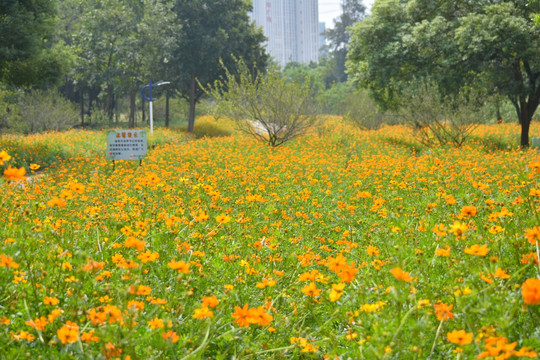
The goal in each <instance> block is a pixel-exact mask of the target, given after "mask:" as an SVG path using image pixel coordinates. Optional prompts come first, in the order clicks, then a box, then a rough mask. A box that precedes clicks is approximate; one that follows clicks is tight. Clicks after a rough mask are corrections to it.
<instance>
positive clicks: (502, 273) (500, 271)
mask: <svg viewBox="0 0 540 360" xmlns="http://www.w3.org/2000/svg"><path fill="white" fill-rule="evenodd" d="M493 277H496V278H499V279H508V278H510V275H508V274H507V273H506V271H504V270H503V269H501V268H497V270H496V271H495V274H493Z"/></svg>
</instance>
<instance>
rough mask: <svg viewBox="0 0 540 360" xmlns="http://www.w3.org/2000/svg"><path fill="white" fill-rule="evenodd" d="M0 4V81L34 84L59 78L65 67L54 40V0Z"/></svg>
mask: <svg viewBox="0 0 540 360" xmlns="http://www.w3.org/2000/svg"><path fill="white" fill-rule="evenodd" d="M0 3H1V6H0V34H2V36H0V82H4V83H6V84H9V85H14V86H33V85H47V84H53V83H55V82H56V81H58V79H59V78H60V76H61V75H62V72H63V71H64V69H65V66H64V64H63V62H62V57H61V56H60V53H59V52H58V51H56V48H55V43H54V42H53V35H54V26H55V22H54V18H55V15H56V11H55V6H54V5H55V2H54V1H52V0H35V1H22V0H3V1H1V2H0ZM60 52H61V51H60Z"/></svg>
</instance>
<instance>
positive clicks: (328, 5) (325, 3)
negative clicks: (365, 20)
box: [319, 0, 374, 29]
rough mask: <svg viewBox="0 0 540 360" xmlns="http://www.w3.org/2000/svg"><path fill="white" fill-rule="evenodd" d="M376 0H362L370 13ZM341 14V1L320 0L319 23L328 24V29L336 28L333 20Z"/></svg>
mask: <svg viewBox="0 0 540 360" xmlns="http://www.w3.org/2000/svg"><path fill="white" fill-rule="evenodd" d="M373 1H374V0H362V3H363V4H364V6H365V7H366V8H367V12H368V13H369V11H370V9H371V6H372V5H373ZM340 13H341V0H319V21H320V22H325V23H326V28H327V29H328V28H331V27H333V26H334V21H333V19H334V18H336V17H338V16H339V14H340Z"/></svg>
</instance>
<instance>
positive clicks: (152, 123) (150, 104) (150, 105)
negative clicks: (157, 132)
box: [148, 101, 154, 134]
mask: <svg viewBox="0 0 540 360" xmlns="http://www.w3.org/2000/svg"><path fill="white" fill-rule="evenodd" d="M148 106H149V107H150V134H153V133H154V116H153V114H152V101H149V102H148Z"/></svg>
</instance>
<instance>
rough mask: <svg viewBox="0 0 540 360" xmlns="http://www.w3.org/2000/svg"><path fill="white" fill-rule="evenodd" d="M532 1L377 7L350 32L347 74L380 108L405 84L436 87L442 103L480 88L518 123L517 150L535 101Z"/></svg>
mask: <svg viewBox="0 0 540 360" xmlns="http://www.w3.org/2000/svg"><path fill="white" fill-rule="evenodd" d="M539 9H540V4H538V2H534V3H531V4H529V5H526V4H525V3H524V2H523V1H517V0H516V1H503V2H496V3H493V2H491V1H479V2H474V3H470V4H469V2H457V3H456V2H453V1H439V2H432V1H427V0H414V1H412V0H411V1H399V0H381V1H377V2H376V4H375V6H374V7H373V9H372V16H371V17H370V18H368V19H366V20H365V21H363V22H361V23H359V24H357V25H356V26H355V28H354V30H353V38H352V43H351V47H350V49H351V50H350V54H349V62H348V69H349V73H350V74H352V75H353V77H354V80H355V81H356V82H357V83H358V84H359V85H360V86H361V87H364V88H367V89H369V90H370V93H371V94H372V96H373V97H374V99H375V100H376V101H377V102H378V103H379V104H381V105H383V106H385V107H387V108H397V107H399V106H400V100H401V96H402V94H403V92H404V91H405V89H407V87H408V86H409V84H410V83H411V82H412V83H414V82H415V81H418V80H423V81H428V82H435V83H437V84H438V86H439V90H440V92H441V95H442V96H447V95H455V94H459V93H460V92H461V91H462V90H463V89H467V88H479V89H483V91H484V92H486V93H488V94H493V95H497V94H498V95H502V96H506V97H507V98H508V99H509V100H510V101H511V102H512V104H513V105H514V107H515V109H516V112H517V114H518V118H519V121H520V123H521V124H522V138H521V145H522V146H527V145H528V131H529V125H530V121H531V119H532V118H533V115H534V112H535V111H536V109H537V107H538V104H539V102H540V91H539V90H538V89H540V46H539V42H540V28H538V27H536V26H535V25H534V22H533V19H532V18H533V16H532V15H533V14H534V13H536V12H538V10H539Z"/></svg>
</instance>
